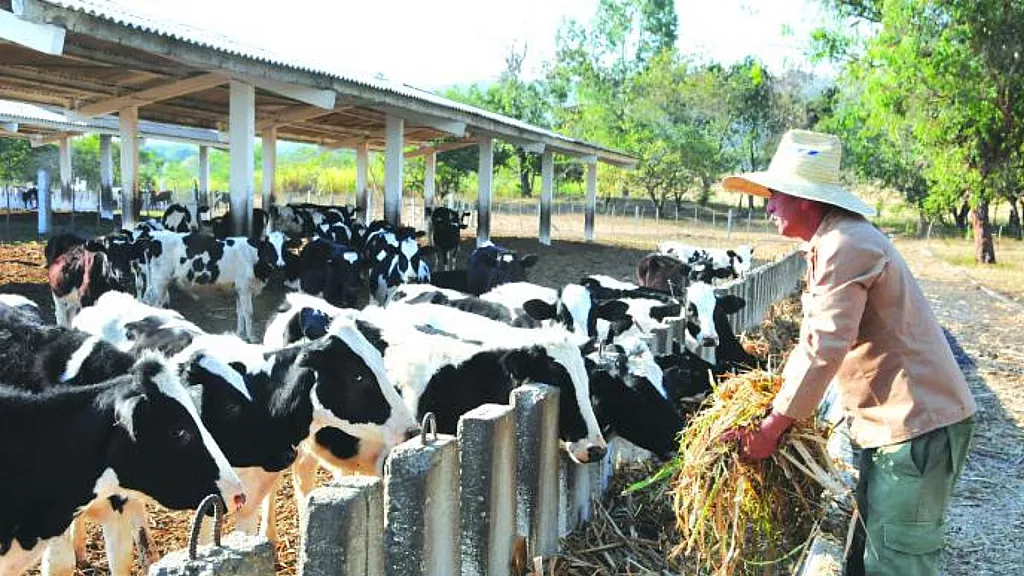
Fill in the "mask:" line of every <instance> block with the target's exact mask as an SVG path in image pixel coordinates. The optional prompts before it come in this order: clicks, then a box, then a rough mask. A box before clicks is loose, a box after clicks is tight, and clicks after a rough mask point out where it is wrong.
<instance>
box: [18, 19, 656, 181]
mask: <svg viewBox="0 0 1024 576" xmlns="http://www.w3.org/2000/svg"><path fill="white" fill-rule="evenodd" d="M5 4H8V5H9V8H10V9H11V10H12V11H13V12H14V13H15V15H16V16H17V17H18V18H20V19H22V20H24V21H28V22H32V23H35V24H41V25H55V26H58V27H59V28H61V29H63V30H64V31H65V34H66V35H65V38H64V42H63V50H62V52H61V53H60V54H53V55H47V54H42V53H40V52H37V51H33V50H30V49H28V48H25V47H23V46H20V45H18V44H15V43H13V42H7V41H4V40H2V39H0V96H2V97H8V98H12V99H16V100H25V101H31V102H37V103H45V104H52V105H55V106H60V107H64V108H68V109H72V110H83V109H84V110H88V109H89V108H88V107H90V106H93V107H94V108H95V107H96V106H100V107H102V106H101V103H103V102H104V101H112V100H113V99H117V98H122V101H124V100H123V97H124V96H125V95H129V94H132V93H144V91H149V92H152V91H154V90H155V91H157V92H159V91H160V87H161V86H171V85H174V84H175V83H179V85H181V83H188V82H191V83H193V85H195V86H200V87H201V89H196V90H193V91H191V92H188V93H184V94H180V95H174V96H171V97H163V98H162V99H160V100H157V101H153V102H143V105H142V106H141V107H140V108H139V117H140V118H143V119H147V120H153V121H159V122H165V123H172V124H180V125H185V126H192V127H198V128H208V129H218V130H224V129H226V124H227V118H228V87H227V84H228V82H230V81H231V80H240V81H243V82H248V83H251V84H253V85H255V86H256V88H257V94H256V109H257V127H258V128H262V127H269V126H274V127H275V128H277V130H278V138H280V139H284V140H294V141H299V142H309V143H315V144H320V145H324V146H333V147H352V146H355V145H357V144H366V145H368V146H370V147H371V148H376V149H383V147H384V128H385V117H386V116H387V115H394V116H398V117H401V118H403V119H404V120H405V126H406V128H405V140H406V144H408V145H420V146H431V145H434V144H436V143H438V142H443V141H452V140H467V141H472V140H473V139H475V138H478V137H481V136H489V137H495V138H498V139H501V140H505V141H508V142H511V143H513V144H517V145H523V146H525V147H526V148H527V149H532V150H539V149H541V148H544V149H547V150H552V151H554V152H557V153H561V154H567V155H571V156H576V157H590V158H595V159H597V160H598V161H602V162H606V163H609V164H613V165H617V166H624V167H632V166H634V165H635V164H636V160H635V159H634V158H632V157H631V156H629V155H627V154H625V153H622V152H619V151H616V150H613V149H610V148H607V147H603V146H600V145H596V144H593V143H589V142H585V141H582V140H579V139H575V138H570V137H567V136H563V135H561V134H558V133H555V132H553V131H551V130H548V129H546V128H542V127H538V126H533V125H530V124H527V123H525V122H522V121H519V120H516V119H514V118H509V117H507V116H502V115H500V114H495V113H493V112H488V111H486V110H482V109H480V108H476V107H473V106H469V105H466V104H462V103H459V102H455V101H453V100H449V99H447V98H443V97H441V96H438V95H436V94H432V93H430V92H427V91H424V90H419V89H417V88H414V87H411V86H408V85H405V84H400V83H396V82H390V81H388V80H384V79H380V78H368V77H364V76H360V75H357V74H353V73H351V72H347V71H343V70H339V69H335V68H333V67H331V68H328V67H326V65H324V64H322V63H317V64H312V63H305V62H298V61H296V60H295V59H293V58H285V57H283V56H281V55H277V54H274V53H272V52H270V51H268V50H265V49H261V48H257V47H252V46H246V45H243V44H240V43H238V42H236V41H234V40H232V39H230V38H226V37H224V36H221V35H218V34H213V33H210V32H208V31H204V30H201V29H199V28H196V27H193V26H188V25H185V24H180V23H174V22H168V21H165V20H163V19H156V18H152V17H148V16H146V15H144V14H141V13H138V12H136V11H130V10H127V9H125V8H124V7H123V6H120V5H118V4H116V3H113V2H110V1H107V0H0V9H2V8H6V7H7V6H5ZM55 72H56V73H55ZM212 75H217V76H219V78H217V77H214V78H212V81H211V78H210V76H212ZM218 80H221V82H220V83H217V81H218ZM171 92H173V90H171ZM328 93H329V95H330V98H323V96H326V95H327V94H328ZM317 107H319V109H318V108H317Z"/></svg>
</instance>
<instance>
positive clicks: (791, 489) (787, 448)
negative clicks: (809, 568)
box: [663, 371, 844, 576]
mask: <svg viewBox="0 0 1024 576" xmlns="http://www.w3.org/2000/svg"><path fill="white" fill-rule="evenodd" d="M780 387H781V378H779V377H778V376H776V375H772V374H769V373H767V372H762V371H752V372H748V373H745V374H743V375H740V376H733V377H731V378H729V379H728V380H725V381H724V382H722V383H720V384H719V386H718V387H717V388H716V390H715V392H714V394H713V395H712V396H711V397H710V398H709V399H708V402H707V403H706V404H705V407H704V408H703V409H702V410H701V411H700V412H699V413H697V414H696V415H695V416H694V417H693V418H692V420H691V421H690V424H689V426H688V427H687V429H686V430H684V432H683V434H682V438H681V439H680V444H679V454H678V456H677V457H676V459H675V460H674V461H673V462H672V463H671V464H670V466H669V468H668V470H669V471H670V473H671V474H672V482H671V487H672V494H673V499H674V508H675V514H676V527H677V529H678V530H679V533H680V536H681V538H682V540H681V542H680V543H679V544H678V545H677V546H676V547H675V548H674V550H673V551H672V553H673V555H683V556H685V557H686V558H688V559H689V560H690V561H691V562H695V563H696V564H698V565H699V566H700V567H701V568H702V569H704V570H707V571H708V572H710V573H712V574H715V575H723V576H724V575H729V574H742V573H753V572H758V573H762V572H764V570H765V567H766V566H769V565H773V564H783V563H786V562H795V561H797V560H798V559H799V558H800V552H801V551H802V550H803V549H804V547H805V545H806V543H807V542H808V540H809V535H810V533H811V530H812V528H813V526H814V524H815V522H816V519H817V518H820V515H821V507H822V506H821V504H822V499H821V493H822V489H829V490H832V491H835V492H836V493H840V492H842V491H843V490H844V488H843V486H842V484H841V483H840V482H839V481H838V477H837V475H836V472H835V469H834V468H833V466H832V462H831V459H830V458H829V456H828V453H827V451H826V446H825V442H826V438H827V431H826V430H824V429H822V428H819V427H816V425H815V424H814V422H812V421H798V422H795V423H794V425H793V427H792V428H790V430H789V431H787V432H786V433H785V434H784V435H783V437H782V439H781V440H780V445H779V448H778V449H777V450H776V451H775V453H774V454H773V455H772V457H770V458H768V459H766V460H764V461H762V462H757V463H754V462H747V461H744V460H743V459H742V458H741V457H740V453H739V444H738V443H737V442H735V441H727V440H723V436H724V435H725V434H726V432H728V431H729V430H733V429H737V428H748V429H754V428H756V427H757V426H758V425H759V424H760V421H761V420H762V419H763V418H764V417H765V416H766V415H767V414H769V413H770V411H771V403H772V400H773V399H774V398H775V395H776V394H777V393H778V391H779V388H780ZM666 473H669V472H663V474H666Z"/></svg>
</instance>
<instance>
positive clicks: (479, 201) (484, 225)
mask: <svg viewBox="0 0 1024 576" xmlns="http://www.w3.org/2000/svg"><path fill="white" fill-rule="evenodd" d="M479 143H480V164H479V167H478V168H477V177H478V178H477V179H478V181H479V183H480V186H479V188H478V190H477V196H476V218H477V220H476V222H477V224H476V245H477V246H480V245H482V244H483V243H484V242H487V241H488V240H490V239H491V188H492V185H493V183H494V139H493V138H487V137H484V138H481V139H480V142H479Z"/></svg>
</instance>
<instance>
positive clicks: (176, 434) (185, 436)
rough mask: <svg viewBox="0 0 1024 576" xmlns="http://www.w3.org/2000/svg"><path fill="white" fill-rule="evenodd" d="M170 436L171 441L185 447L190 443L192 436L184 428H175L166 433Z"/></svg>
mask: <svg viewBox="0 0 1024 576" xmlns="http://www.w3.org/2000/svg"><path fill="white" fill-rule="evenodd" d="M168 434H170V436H171V440H173V441H174V443H175V444H178V445H179V446H185V445H187V444H188V443H190V442H191V441H192V434H190V433H189V431H188V430H185V429H184V428H175V429H173V430H170V431H169V432H168Z"/></svg>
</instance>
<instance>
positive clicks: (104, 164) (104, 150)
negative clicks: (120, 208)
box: [97, 134, 114, 220]
mask: <svg viewBox="0 0 1024 576" xmlns="http://www.w3.org/2000/svg"><path fill="white" fill-rule="evenodd" d="M113 188H114V157H113V146H111V145H110V134H100V205H99V207H98V208H97V210H99V211H100V218H103V219H105V220H113V219H114V190H113Z"/></svg>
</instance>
